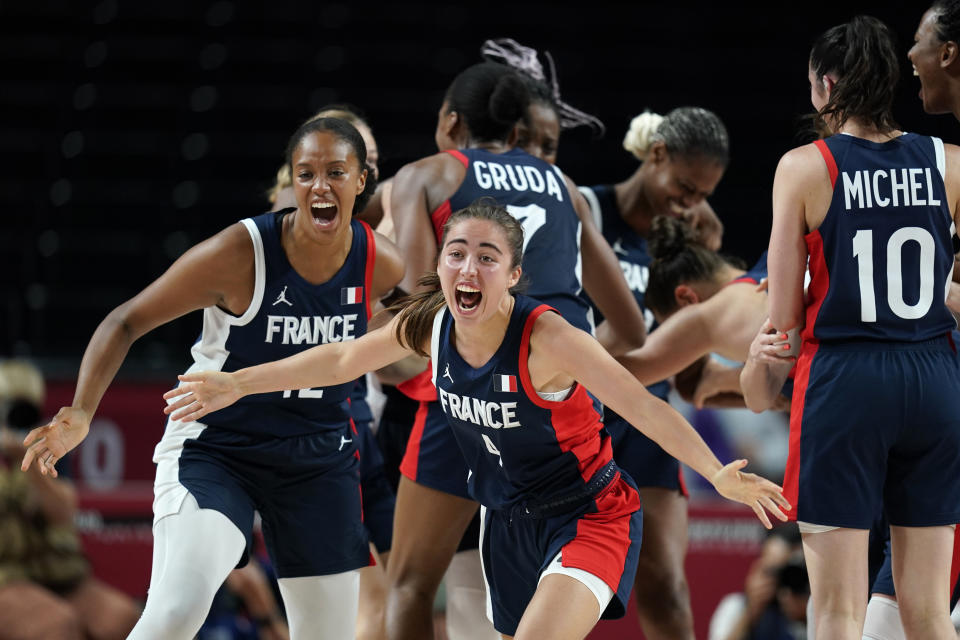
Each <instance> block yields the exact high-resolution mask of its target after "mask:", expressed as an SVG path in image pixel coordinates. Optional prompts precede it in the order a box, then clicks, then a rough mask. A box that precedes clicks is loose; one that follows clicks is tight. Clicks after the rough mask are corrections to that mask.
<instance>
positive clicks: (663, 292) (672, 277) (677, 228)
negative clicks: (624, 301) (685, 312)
mask: <svg viewBox="0 0 960 640" xmlns="http://www.w3.org/2000/svg"><path fill="white" fill-rule="evenodd" d="M647 246H648V247H649V251H650V255H651V256H652V257H653V262H652V263H651V264H650V279H649V280H648V281H647V290H646V293H644V299H643V301H644V305H645V306H646V307H647V308H648V309H650V310H651V311H653V312H655V313H657V314H658V315H662V316H665V315H669V314H671V313H673V312H674V311H676V310H677V299H676V296H675V295H674V291H675V290H676V288H677V286H678V285H681V284H685V283H689V282H703V281H706V280H710V279H712V278H713V276H714V274H715V273H717V271H719V270H720V269H722V268H723V267H724V266H725V265H726V264H727V262H726V261H725V260H724V259H723V258H722V257H721V256H720V254H718V253H716V252H714V251H710V250H709V249H707V248H705V247H703V246H702V245H700V244H697V240H696V232H695V231H694V230H693V229H691V228H690V226H689V225H688V224H687V223H685V222H684V221H682V220H679V219H677V218H669V217H667V216H658V217H656V218H654V219H653V226H652V228H651V230H650V237H649V238H648V240H647Z"/></svg>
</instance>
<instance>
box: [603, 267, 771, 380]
mask: <svg viewBox="0 0 960 640" xmlns="http://www.w3.org/2000/svg"><path fill="white" fill-rule="evenodd" d="M765 306H766V296H765V295H764V294H763V293H759V292H757V291H755V290H754V287H753V285H752V284H747V283H743V284H733V285H730V286H727V287H724V288H723V289H721V290H720V291H719V292H718V293H717V294H716V295H714V296H712V297H710V298H709V299H707V300H705V301H704V302H700V303H698V304H692V305H689V306H686V307H683V308H681V309H680V310H678V311H677V312H676V313H674V314H673V315H672V316H670V317H669V318H667V319H666V321H664V323H663V324H662V325H660V326H659V327H657V330H656V331H654V332H652V333H651V334H650V335H649V336H647V342H646V344H644V345H643V347H642V348H640V349H637V350H635V351H631V352H630V353H628V354H626V355H624V356H620V357H619V358H617V360H618V361H619V362H620V364H622V365H623V366H624V367H626V368H627V370H628V371H630V372H631V373H632V374H633V375H635V376H636V377H637V379H638V380H640V382H641V384H645V385H649V384H653V383H655V382H658V381H660V380H663V379H664V378H669V377H670V376H672V375H676V374H677V373H679V372H680V371H682V370H683V369H686V368H687V367H689V366H690V365H691V364H693V363H694V362H696V361H697V360H698V359H699V358H701V357H702V356H704V355H706V354H708V353H710V352H716V353H719V354H720V355H722V356H724V357H726V358H730V359H731V360H738V361H743V360H744V359H746V355H747V349H748V347H749V345H750V339H751V338H752V337H753V335H754V333H755V332H756V328H757V327H758V326H759V325H760V322H761V321H762V318H763V316H764V314H765Z"/></svg>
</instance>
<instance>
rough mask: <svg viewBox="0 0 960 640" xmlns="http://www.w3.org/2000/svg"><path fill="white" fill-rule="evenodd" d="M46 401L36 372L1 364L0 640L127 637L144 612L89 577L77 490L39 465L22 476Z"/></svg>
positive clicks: (24, 366)
mask: <svg viewBox="0 0 960 640" xmlns="http://www.w3.org/2000/svg"><path fill="white" fill-rule="evenodd" d="M44 394H45V391H44V382H43V377H42V375H41V374H40V372H39V370H38V369H37V368H36V367H34V366H33V365H31V364H30V363H27V362H24V361H17V360H7V361H4V362H0V640H7V639H11V640H13V639H15V640H33V639H34V638H36V639H44V640H46V639H51V638H56V639H72V638H77V639H78V640H79V639H81V638H91V639H94V640H101V639H102V640H111V639H113V638H117V639H120V638H125V637H126V636H127V634H128V633H129V632H130V630H131V629H133V626H134V624H136V622H137V618H138V617H139V616H140V610H139V608H138V607H137V605H136V604H135V603H134V601H133V600H131V599H130V598H129V597H128V596H126V595H124V594H123V593H121V592H119V591H117V590H116V589H114V588H112V587H110V586H108V585H106V584H104V583H102V582H100V581H99V580H97V579H96V578H95V577H93V576H92V575H91V573H90V565H89V563H88V562H87V559H86V558H85V557H84V555H83V551H82V549H81V547H80V539H79V537H78V535H77V532H76V530H75V528H74V524H73V519H74V515H75V513H76V509H77V497H76V493H75V491H74V488H73V486H72V485H71V484H70V483H69V482H67V481H65V480H62V479H56V478H53V477H52V476H49V475H46V476H45V475H41V473H40V471H39V470H38V468H37V467H35V466H34V467H31V468H30V470H29V471H28V472H26V473H24V472H22V471H20V469H19V466H20V460H21V459H22V458H23V454H24V451H25V449H24V447H23V445H22V441H23V437H24V435H25V434H26V430H27V429H30V428H32V427H35V426H37V424H38V423H39V421H40V412H41V410H42V407H43V399H44Z"/></svg>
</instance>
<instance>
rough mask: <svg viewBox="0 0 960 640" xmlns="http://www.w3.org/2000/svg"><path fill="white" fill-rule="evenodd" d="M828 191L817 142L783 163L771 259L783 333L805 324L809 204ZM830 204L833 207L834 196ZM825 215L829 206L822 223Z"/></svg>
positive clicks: (776, 318) (774, 318)
mask: <svg viewBox="0 0 960 640" xmlns="http://www.w3.org/2000/svg"><path fill="white" fill-rule="evenodd" d="M824 187H826V188H827V189H828V190H829V188H830V180H829V178H828V176H827V170H826V167H825V165H824V163H823V159H822V157H821V156H820V152H819V151H817V150H816V147H814V146H813V145H812V144H811V145H807V146H805V147H799V148H797V149H794V150H792V151H789V152H787V153H786V154H785V155H784V156H783V157H782V158H781V159H780V164H779V165H778V166H777V173H776V175H775V177H774V179H773V228H772V230H771V232H770V247H769V253H768V258H767V265H768V267H769V270H770V276H769V278H768V280H769V294H770V321H771V322H772V323H773V326H774V327H776V328H777V329H778V330H779V331H788V330H789V329H793V328H794V327H796V326H799V325H800V323H801V322H802V320H803V308H804V305H803V277H804V271H805V270H806V266H807V244H806V241H805V239H804V236H805V234H806V232H807V218H806V214H807V206H808V203H809V202H810V201H811V200H814V199H817V200H822V199H823V196H822V194H821V193H819V192H822V191H823V190H824ZM818 196H819V197H818ZM826 202H827V203H828V205H829V197H828V198H827V199H826ZM825 212H826V207H824V210H823V212H822V213H821V217H820V219H821V220H822V214H823V213H825ZM811 215H813V212H811Z"/></svg>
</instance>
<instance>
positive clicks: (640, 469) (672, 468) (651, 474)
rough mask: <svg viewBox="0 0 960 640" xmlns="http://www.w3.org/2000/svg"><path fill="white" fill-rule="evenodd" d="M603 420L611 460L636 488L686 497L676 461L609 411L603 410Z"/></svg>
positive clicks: (678, 464) (685, 488) (681, 474)
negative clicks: (659, 489) (610, 446)
mask: <svg viewBox="0 0 960 640" xmlns="http://www.w3.org/2000/svg"><path fill="white" fill-rule="evenodd" d="M603 421H604V425H605V426H606V427H607V431H609V432H610V439H611V444H612V445H613V459H614V460H616V461H617V466H619V467H620V468H621V469H623V470H625V471H626V472H627V473H629V474H630V477H631V478H633V480H634V482H636V483H637V486H638V487H659V488H663V489H671V490H673V491H679V492H680V493H681V494H683V495H684V496H685V497H689V495H690V494H689V493H687V486H686V484H685V483H684V481H683V471H682V470H681V469H680V462H679V461H678V460H677V459H676V458H674V457H673V456H671V455H670V454H669V453H667V452H666V451H664V450H663V448H662V447H661V446H660V445H658V444H657V443H656V442H654V441H653V440H651V439H650V438H648V437H647V436H645V435H643V434H642V433H640V431H638V430H637V429H636V428H634V427H633V425H631V424H630V423H629V422H627V421H626V420H624V419H623V418H622V417H620V416H619V415H618V414H616V413H614V412H613V411H611V410H610V409H604V412H603Z"/></svg>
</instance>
